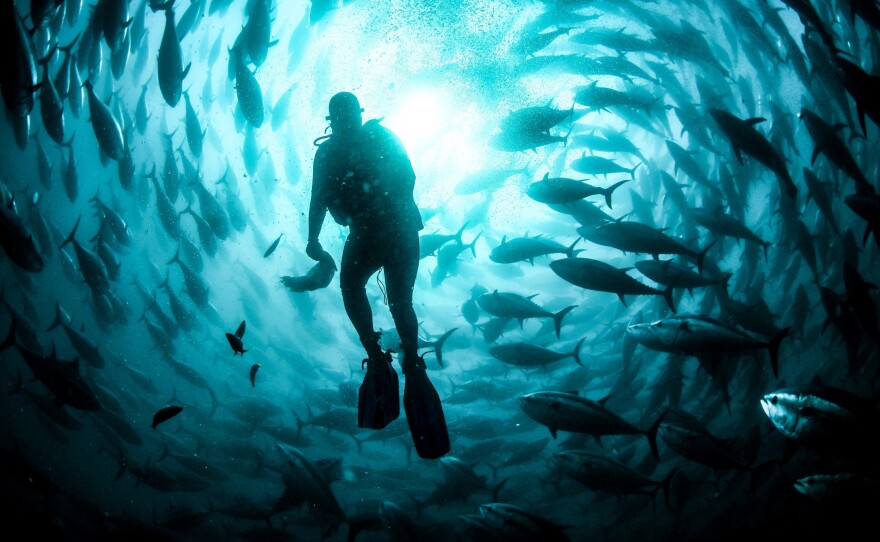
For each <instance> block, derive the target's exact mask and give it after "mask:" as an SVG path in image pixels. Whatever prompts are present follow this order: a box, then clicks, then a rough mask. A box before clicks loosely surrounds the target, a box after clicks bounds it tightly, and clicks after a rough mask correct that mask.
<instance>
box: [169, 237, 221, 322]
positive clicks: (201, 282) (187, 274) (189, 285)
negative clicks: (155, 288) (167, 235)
mask: <svg viewBox="0 0 880 542" xmlns="http://www.w3.org/2000/svg"><path fill="white" fill-rule="evenodd" d="M175 262H176V263H177V264H178V265H179V266H180V270H181V271H182V272H183V284H184V286H185V287H186V293H187V294H189V297H190V299H192V300H193V303H195V304H196V306H198V307H199V308H201V309H203V308H205V306H206V305H207V304H208V296H209V295H210V293H211V288H210V286H209V285H208V283H207V282H206V281H205V279H204V278H202V276H201V275H199V274H198V273H196V272H195V271H193V270H192V269H191V268H190V267H189V266H188V265H186V263H184V261H183V260H181V259H180V247H178V249H177V252H175V253H174V257H173V258H171V259H170V260H168V265H171V264H172V263H175Z"/></svg>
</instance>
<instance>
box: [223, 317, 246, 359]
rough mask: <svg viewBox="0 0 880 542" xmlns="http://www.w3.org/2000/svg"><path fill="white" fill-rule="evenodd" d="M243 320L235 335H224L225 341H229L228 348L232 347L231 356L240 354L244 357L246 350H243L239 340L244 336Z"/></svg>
mask: <svg viewBox="0 0 880 542" xmlns="http://www.w3.org/2000/svg"><path fill="white" fill-rule="evenodd" d="M244 329H245V325H244V320H242V321H241V324H240V325H239V326H238V329H236V330H235V335H233V334H232V333H227V334H226V339H227V340H228V341H229V346H231V347H232V355H233V356H234V355H235V354H241V355H242V356H243V355H244V353H245V352H247V350H245V349H244V344H243V343H242V342H241V338H242V337H243V336H244Z"/></svg>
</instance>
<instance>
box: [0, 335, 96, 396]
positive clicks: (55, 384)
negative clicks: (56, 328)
mask: <svg viewBox="0 0 880 542" xmlns="http://www.w3.org/2000/svg"><path fill="white" fill-rule="evenodd" d="M11 346H15V347H16V348H17V349H18V352H19V353H20V354H21V357H22V358H23V359H24V360H25V362H26V363H27V365H28V367H30V369H31V371H32V372H33V373H34V377H35V378H36V379H37V380H39V381H40V382H42V383H43V384H44V385H45V386H46V388H48V389H49V391H50V392H52V394H53V395H54V396H55V404H56V405H57V406H59V407H62V406H64V405H67V406H69V407H71V408H75V409H78V410H86V411H95V410H100V409H101V405H100V404H99V403H98V398H97V397H96V396H95V392H94V391H92V389H91V388H90V387H89V385H88V384H87V383H86V381H85V380H83V378H82V375H80V372H79V359H77V358H74V359H73V361H67V360H62V359H60V358H58V357H57V356H56V354H55V347H54V346H53V347H52V352H51V353H50V354H49V355H48V356H44V355H43V354H39V353H37V352H34V351H32V350H29V349H27V348H25V347H23V346H20V345H18V344H17V343H16V342H15V324H14V323H13V325H12V326H11V327H10V329H9V335H8V336H7V337H6V340H5V341H3V344H0V351H3V350H6V349H7V348H9V347H11Z"/></svg>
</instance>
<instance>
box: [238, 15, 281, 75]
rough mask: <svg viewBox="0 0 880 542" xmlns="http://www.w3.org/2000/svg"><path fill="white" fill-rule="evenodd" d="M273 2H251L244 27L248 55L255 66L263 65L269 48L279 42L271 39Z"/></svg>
mask: <svg viewBox="0 0 880 542" xmlns="http://www.w3.org/2000/svg"><path fill="white" fill-rule="evenodd" d="M270 5H271V4H267V0H255V1H253V2H251V3H250V11H249V12H248V20H247V23H246V24H245V27H244V32H245V41H244V44H245V45H246V46H247V52H248V57H249V58H250V60H251V62H253V63H254V65H255V66H258V67H259V66H262V65H263V62H264V61H265V60H266V55H267V54H268V52H269V48H270V47H272V46H273V45H275V44H276V43H278V40H275V41H272V39H271V33H272V29H271V24H272V20H271V17H270V15H269V9H270Z"/></svg>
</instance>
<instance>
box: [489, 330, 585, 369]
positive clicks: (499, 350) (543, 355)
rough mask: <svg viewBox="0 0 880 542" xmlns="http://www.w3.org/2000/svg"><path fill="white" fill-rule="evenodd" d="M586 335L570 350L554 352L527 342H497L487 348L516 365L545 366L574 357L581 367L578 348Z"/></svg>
mask: <svg viewBox="0 0 880 542" xmlns="http://www.w3.org/2000/svg"><path fill="white" fill-rule="evenodd" d="M585 340H586V337H585V338H583V339H581V340H579V341H578V343H577V345H575V347H574V350H573V351H571V352H556V351H554V350H550V349H549V348H544V347H543V346H538V345H536V344H530V343H527V342H523V341H520V342H516V343H509V344H497V345H494V346H492V347H491V348H489V354H491V356H492V357H493V358H495V359H497V360H499V361H502V362H504V363H507V364H510V365H514V366H516V367H546V366H548V365H550V364H552V363H556V362H557V361H561V360H563V359H566V358H571V357H573V358H574V361H575V363H577V364H578V365H580V366H581V367H583V365H584V363H583V361H582V360H581V355H580V350H581V345H583V344H584V341H585Z"/></svg>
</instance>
